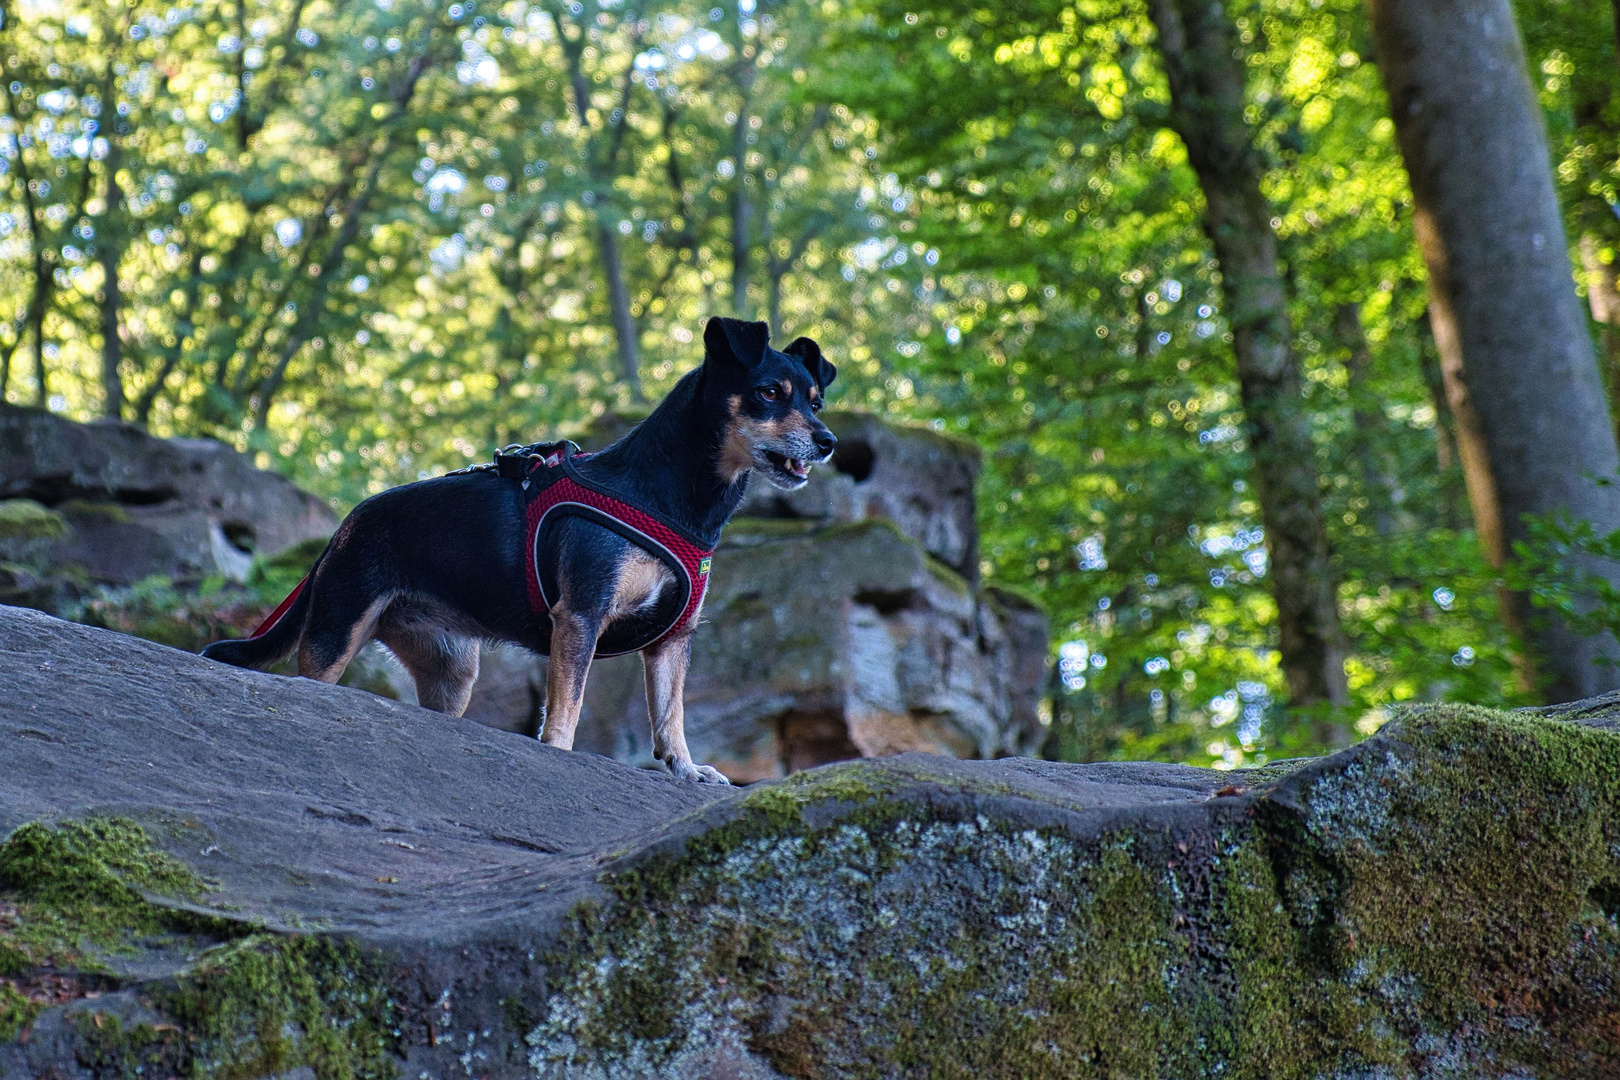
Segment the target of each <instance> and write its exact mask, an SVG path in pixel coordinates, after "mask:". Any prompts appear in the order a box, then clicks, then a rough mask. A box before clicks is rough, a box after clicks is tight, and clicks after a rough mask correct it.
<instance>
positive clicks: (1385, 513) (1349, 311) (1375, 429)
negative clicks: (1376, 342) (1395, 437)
mask: <svg viewBox="0 0 1620 1080" xmlns="http://www.w3.org/2000/svg"><path fill="white" fill-rule="evenodd" d="M1333 336H1334V338H1335V339H1336V344H1338V345H1340V346H1342V347H1343V348H1344V350H1345V358H1344V371H1345V379H1346V383H1347V384H1348V385H1347V389H1348V391H1349V396H1350V415H1351V419H1352V423H1353V427H1354V430H1353V431H1352V433H1351V436H1350V448H1351V451H1352V452H1353V453H1354V455H1355V458H1356V464H1357V465H1358V466H1359V467H1360V469H1361V482H1362V484H1363V485H1365V488H1366V491H1367V494H1368V496H1369V498H1370V499H1371V500H1372V505H1371V507H1370V508H1369V509H1370V510H1371V511H1372V524H1373V527H1374V528H1375V529H1377V530H1378V533H1379V535H1380V536H1388V535H1390V534H1391V533H1393V532H1395V531H1396V530H1397V529H1400V528H1402V527H1403V526H1404V525H1406V524H1408V522H1409V518H1410V515H1408V514H1407V513H1406V512H1405V509H1404V504H1405V502H1406V492H1405V491H1404V489H1403V488H1402V486H1401V478H1400V475H1399V473H1398V472H1397V470H1396V469H1395V467H1394V463H1393V462H1392V461H1391V460H1390V456H1389V450H1388V441H1387V440H1386V439H1385V437H1384V435H1385V427H1386V421H1385V418H1384V412H1383V410H1382V409H1381V408H1378V407H1377V406H1378V404H1379V402H1378V397H1377V393H1376V391H1374V390H1373V388H1372V387H1371V386H1369V385H1368V380H1369V378H1370V376H1371V373H1372V349H1371V347H1370V346H1369V345H1368V344H1367V334H1366V331H1364V330H1363V329H1362V328H1361V305H1360V304H1358V303H1355V302H1354V301H1351V302H1349V303H1344V304H1340V305H1339V306H1338V308H1337V309H1335V310H1334V312H1333Z"/></svg>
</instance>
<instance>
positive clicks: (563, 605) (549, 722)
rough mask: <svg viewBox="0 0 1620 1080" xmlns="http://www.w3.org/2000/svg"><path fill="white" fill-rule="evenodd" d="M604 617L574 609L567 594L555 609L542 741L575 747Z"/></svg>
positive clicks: (553, 609) (552, 744) (553, 612)
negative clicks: (601, 619) (576, 728)
mask: <svg viewBox="0 0 1620 1080" xmlns="http://www.w3.org/2000/svg"><path fill="white" fill-rule="evenodd" d="M601 632H602V624H601V621H600V619H593V618H591V617H590V616H588V615H585V614H582V613H579V612H576V611H574V610H573V609H572V608H571V607H570V606H569V604H568V599H567V597H566V596H565V597H564V598H563V599H562V600H560V601H558V603H557V604H556V605H555V606H554V607H552V609H551V662H550V664H548V665H547V667H546V726H545V728H544V730H542V731H541V732H540V741H541V742H543V743H545V744H546V745H547V746H555V747H557V748H558V749H559V750H572V749H573V748H574V728H575V727H577V726H578V725H579V710H580V707H581V706H582V705H583V704H584V701H585V676H586V675H588V674H589V673H590V670H591V657H592V656H593V655H595V653H596V639H597V636H598V635H599V634H600V633H601Z"/></svg>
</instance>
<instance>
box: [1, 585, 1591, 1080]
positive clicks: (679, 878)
mask: <svg viewBox="0 0 1620 1080" xmlns="http://www.w3.org/2000/svg"><path fill="white" fill-rule="evenodd" d="M0 654H3V655H6V656H8V657H9V658H12V659H11V661H10V662H9V663H8V665H7V666H5V667H3V668H0V738H3V739H6V740H8V741H7V742H6V743H5V745H6V746H7V748H8V749H9V750H11V751H12V756H11V759H10V760H9V761H8V765H9V771H8V773H7V777H6V783H5V784H3V785H0V828H4V829H6V830H10V832H9V835H10V836H11V840H9V841H7V843H6V845H5V847H4V848H0V875H3V876H0V941H3V942H5V943H6V944H7V945H8V947H9V948H10V949H11V951H10V953H8V954H7V955H9V956H10V959H9V960H8V961H7V963H8V965H9V966H8V967H7V969H6V974H4V975H3V978H4V979H5V980H6V982H5V984H4V985H7V986H10V987H11V988H12V993H11V994H10V995H8V994H7V993H6V992H5V991H0V1023H5V1024H9V1025H10V1027H9V1028H6V1029H5V1030H4V1031H0V1034H4V1033H5V1032H8V1031H11V1030H13V1029H14V1030H15V1031H16V1033H17V1037H16V1038H15V1039H14V1040H13V1041H11V1042H3V1043H0V1076H8V1077H9V1076H11V1075H19V1076H33V1075H44V1074H53V1075H60V1076H83V1077H89V1076H98V1077H99V1076H126V1075H127V1076H133V1075H136V1073H135V1069H136V1068H140V1069H141V1070H143V1071H142V1072H141V1073H140V1074H139V1075H141V1076H142V1078H143V1080H144V1078H145V1077H147V1076H151V1075H169V1074H170V1073H173V1074H175V1075H196V1076H220V1077H225V1076H243V1077H263V1076H268V1075H272V1074H285V1073H286V1072H287V1071H289V1070H294V1069H301V1068H302V1069H307V1070H309V1072H312V1073H313V1074H314V1075H315V1076H316V1077H319V1078H322V1080H324V1078H327V1077H347V1076H367V1075H385V1074H389V1073H391V1072H397V1073H398V1074H399V1075H402V1076H407V1077H413V1078H415V1077H420V1076H421V1075H422V1074H423V1073H427V1074H428V1075H429V1076H433V1077H443V1076H449V1075H456V1076H469V1075H470V1076H489V1077H514V1078H515V1077H519V1076H522V1077H559V1078H560V1077H565V1076H566V1077H677V1076H679V1077H687V1076H694V1077H709V1076H736V1077H759V1078H767V1077H782V1076H796V1077H868V1076H872V1077H891V1076H892V1077H936V1076H937V1077H954V1076H963V1077H967V1076H974V1077H977V1076H990V1077H1018V1078H1025V1077H1048V1076H1051V1077H1059V1076H1061V1077H1099V1078H1101V1077H1108V1078H1121V1077H1130V1078H1137V1077H1141V1078H1149V1077H1164V1078H1178V1080H1180V1078H1194V1077H1208V1078H1217V1077H1219V1078H1223V1080H1224V1078H1229V1077H1253V1078H1261V1077H1265V1078H1273V1077H1275V1078H1300V1080H1307V1078H1309V1080H1315V1078H1339V1080H1352V1078H1354V1080H1373V1078H1384V1077H1388V1078H1395V1077H1414V1078H1425V1080H1441V1078H1460V1077H1498V1076H1499V1077H1516V1078H1523V1077H1545V1078H1549V1080H1550V1078H1572V1077H1581V1078H1586V1077H1592V1078H1598V1080H1602V1078H1605V1077H1615V1076H1620V734H1617V733H1614V732H1612V731H1609V730H1605V729H1604V727H1603V725H1605V724H1609V723H1612V721H1613V718H1614V716H1615V714H1616V711H1617V709H1616V707H1615V706H1614V705H1613V704H1612V703H1611V704H1609V705H1602V704H1599V705H1596V706H1592V707H1590V708H1588V709H1586V710H1584V711H1581V712H1577V713H1574V714H1573V715H1579V716H1580V719H1581V722H1574V721H1569V720H1561V719H1556V718H1550V717H1545V716H1537V715H1531V714H1523V713H1520V714H1511V713H1501V712H1493V711H1489V710H1484V709H1474V708H1469V707H1464V706H1436V707H1429V708H1424V709H1418V710H1412V711H1409V712H1406V713H1405V714H1403V715H1402V716H1401V717H1399V718H1398V719H1397V720H1396V721H1395V722H1394V723H1392V724H1389V725H1387V726H1386V727H1385V728H1383V729H1382V730H1381V731H1380V732H1379V733H1378V734H1377V735H1375V736H1374V737H1372V738H1370V739H1369V740H1367V741H1366V742H1365V743H1362V744H1361V745H1359V746H1357V747H1355V748H1352V749H1350V750H1347V751H1344V752H1342V753H1339V754H1336V755H1333V756H1332V757H1329V758H1323V759H1318V760H1312V761H1305V762H1294V763H1289V764H1288V765H1287V766H1277V767H1270V768H1267V769H1266V770H1263V771H1256V772H1252V773H1216V772H1209V771H1205V770H1199V769H1193V768H1187V767H1180V766H1171V765H1157V764H1152V763H1118V764H1093V765H1060V764H1055V763H1049V762H1041V761H1034V760H1030V759H1004V760H1001V761H981V762H966V761H953V760H950V759H944V758H933V757H928V756H925V755H909V754H908V755H902V756H900V757H897V758H890V759H883V760H876V761H864V762H859V763H853V764H848V765H838V766H830V767H827V768H824V769H817V770H812V771H809V772H806V773H802V774H799V775H797V776H794V777H791V778H789V779H788V780H785V781H781V782H776V783H771V784H764V785H759V786H756V787H754V788H749V789H744V790H726V789H717V788H713V787H708V786H706V785H689V784H682V783H680V782H678V781H675V780H673V779H672V778H669V777H667V776H664V775H662V774H658V773H651V772H643V771H638V770H634V769H630V768H628V767H625V766H622V765H618V764H616V763H613V762H611V761H607V760H605V759H602V758H599V757H595V756H593V755H589V754H583V753H564V752H560V751H556V750H553V749H551V748H549V747H544V746H541V745H539V744H537V743H536V742H535V741H534V740H531V739H522V738H518V737H515V736H511V735H508V734H505V733H502V732H496V731H490V730H486V729H481V728H478V727H477V726H476V725H472V724H468V723H463V722H460V721H455V720H451V719H448V718H445V717H442V716H436V715H433V714H429V713H424V712H421V711H420V710H416V709H413V708H411V707H408V706H404V705H400V704H398V703H395V702H388V701H382V700H380V699H375V698H371V697H368V696H366V695H363V694H360V693H358V692H355V691H351V690H347V689H344V688H342V687H332V686H325V685H322V684H317V683H314V682H311V681H309V680H292V679H277V678H275V677H272V676H266V675H258V674H254V673H247V672H240V671H236V670H235V669H229V668H223V667H221V666H220V665H209V664H206V663H205V662H202V661H200V660H196V659H195V658H190V657H185V656H182V655H180V654H176V653H172V652H170V651H167V650H163V649H161V648H160V647H158V646H154V645H151V644H148V643H144V642H138V641H131V640H128V639H124V638H120V637H117V636H115V635H109V634H104V633H98V632H96V631H93V630H89V629H86V628H83V627H76V626H69V625H67V624H61V623H55V622H54V621H52V620H48V619H44V618H42V617H40V616H38V615H34V614H31V613H10V612H0ZM62 657H72V658H73V663H72V664H69V665H64V666H63V667H53V665H54V664H56V663H57V662H58V660H59V659H60V658H62ZM109 672H116V673H118V678H120V679H125V680H135V681H138V683H139V685H140V688H141V692H140V693H138V694H133V693H126V694H123V695H109V694H108V693H107V692H106V691H107V687H108V686H110V685H112V683H111V682H110V681H109V680H111V679H112V676H110V675H108V674H107V673H109ZM109 698H112V700H109ZM47 702H49V703H50V704H51V706H52V707H51V708H49V709H46V708H40V707H38V706H41V705H43V704H45V703H47ZM57 980H66V983H65V984H64V983H62V982H59V981H57ZM64 985H66V986H67V989H62V987H63V986H64ZM47 991H49V992H48V993H47ZM91 992H95V993H99V994H100V995H101V996H100V997H94V998H92V997H90V996H89V994H90V993H91ZM53 994H55V995H58V996H51V995H53ZM19 997H20V998H22V999H23V1004H19V1003H18V1001H17V999H18V998H19ZM98 1016H99V1017H100V1019H99V1020H98V1019H97V1017H98ZM25 1035H26V1041H24V1039H23V1036H25ZM164 1070H167V1071H164ZM305 1075H308V1073H306V1074H305Z"/></svg>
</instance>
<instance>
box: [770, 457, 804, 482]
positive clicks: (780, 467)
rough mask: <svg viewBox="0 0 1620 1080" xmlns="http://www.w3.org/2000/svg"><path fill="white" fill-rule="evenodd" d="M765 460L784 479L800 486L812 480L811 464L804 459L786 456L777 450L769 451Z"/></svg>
mask: <svg viewBox="0 0 1620 1080" xmlns="http://www.w3.org/2000/svg"><path fill="white" fill-rule="evenodd" d="M765 460H766V461H768V462H770V464H771V469H772V470H773V471H775V472H776V473H777V474H778V475H780V476H782V477H783V478H784V479H789V480H792V481H794V482H796V483H800V484H802V483H804V482H805V481H806V480H808V479H810V463H809V462H808V461H805V460H804V459H803V458H796V457H788V456H787V455H786V454H778V453H777V452H776V451H775V450H767V451H765Z"/></svg>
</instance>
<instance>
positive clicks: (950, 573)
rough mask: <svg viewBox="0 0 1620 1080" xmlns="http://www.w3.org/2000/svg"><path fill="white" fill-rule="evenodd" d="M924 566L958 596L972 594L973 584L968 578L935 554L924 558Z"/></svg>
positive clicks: (936, 579) (935, 578)
mask: <svg viewBox="0 0 1620 1080" xmlns="http://www.w3.org/2000/svg"><path fill="white" fill-rule="evenodd" d="M923 566H924V568H926V569H927V571H928V573H929V574H930V575H932V576H933V578H934V580H935V581H937V582H939V583H940V584H941V585H943V586H945V587H946V588H947V589H949V590H951V592H953V593H955V594H956V595H958V596H964V597H966V596H972V595H973V586H972V585H969V584H968V580H967V578H965V577H963V576H962V575H961V574H959V573H957V572H956V570H955V569H953V568H952V567H949V566H947V565H945V563H943V562H941V561H940V560H939V559H937V558H935V557H934V556H933V555H929V556H927V557H926V558H924V559H923Z"/></svg>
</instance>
